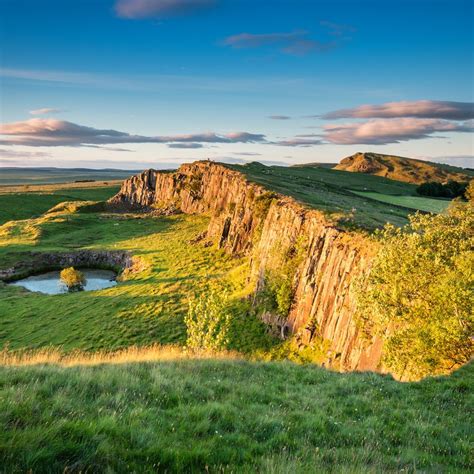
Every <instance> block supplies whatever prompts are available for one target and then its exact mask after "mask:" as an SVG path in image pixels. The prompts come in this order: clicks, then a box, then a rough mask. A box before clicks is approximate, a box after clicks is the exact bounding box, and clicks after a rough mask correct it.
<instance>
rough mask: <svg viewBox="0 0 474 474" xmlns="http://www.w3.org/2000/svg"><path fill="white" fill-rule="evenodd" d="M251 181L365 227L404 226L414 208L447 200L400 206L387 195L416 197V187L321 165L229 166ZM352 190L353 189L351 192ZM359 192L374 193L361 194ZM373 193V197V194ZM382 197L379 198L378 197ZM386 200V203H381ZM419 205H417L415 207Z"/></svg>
mask: <svg viewBox="0 0 474 474" xmlns="http://www.w3.org/2000/svg"><path fill="white" fill-rule="evenodd" d="M230 167H231V168H232V169H236V170H238V171H241V172H243V173H244V174H245V175H246V176H247V178H248V179H249V180H251V181H254V182H257V183H259V184H262V185H264V186H266V187H268V188H269V189H272V190H273V191H276V192H279V193H282V194H286V195H289V196H292V197H294V198H295V199H297V200H299V201H301V202H303V203H305V204H307V205H309V206H311V207H315V208H317V209H321V210H323V211H325V212H327V213H328V214H334V213H353V215H354V218H353V221H352V222H353V223H355V224H356V225H357V226H360V227H365V228H369V229H370V228H374V227H380V226H382V225H383V224H385V223H386V222H391V223H393V224H395V225H403V224H405V223H406V222H407V215H408V214H409V213H411V212H413V209H420V210H423V209H422V207H426V206H427V204H431V205H432V207H433V208H435V207H436V206H437V205H439V203H440V202H441V203H443V205H444V204H445V203H446V201H443V200H438V199H431V198H426V199H427V200H424V201H423V202H421V201H416V200H413V199H410V206H408V207H401V204H402V203H396V202H395V199H393V200H392V202H389V201H390V199H387V196H409V197H410V198H412V197H415V196H416V192H415V190H416V186H415V185H412V184H408V183H402V182H397V181H393V180H390V179H386V178H382V177H379V176H370V175H365V174H361V173H350V172H346V171H338V170H333V169H328V168H321V167H311V166H309V167H303V166H299V167H289V168H285V167H280V166H270V167H264V166H261V165H258V164H251V165H247V166H239V165H232V166H230ZM353 191H355V192H356V193H355V192H353ZM359 192H370V193H377V194H376V195H374V194H371V195H365V196H361V195H359V194H357V193H359ZM374 196H375V197H374ZM381 199H382V200H381ZM384 201H385V202H384ZM418 203H419V204H420V207H416V206H417V205H418Z"/></svg>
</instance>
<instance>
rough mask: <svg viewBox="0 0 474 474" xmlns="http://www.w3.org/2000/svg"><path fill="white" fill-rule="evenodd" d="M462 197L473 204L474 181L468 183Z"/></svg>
mask: <svg viewBox="0 0 474 474" xmlns="http://www.w3.org/2000/svg"><path fill="white" fill-rule="evenodd" d="M464 197H465V198H466V199H467V200H468V201H470V202H474V179H473V180H471V181H470V183H469V185H468V186H467V188H466V192H465V194H464Z"/></svg>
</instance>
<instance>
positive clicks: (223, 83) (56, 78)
mask: <svg viewBox="0 0 474 474" xmlns="http://www.w3.org/2000/svg"><path fill="white" fill-rule="evenodd" d="M0 77H2V78H8V79H15V80H24V81H34V82H38V83H43V84H44V85H48V86H49V85H54V86H56V85H57V84H59V85H65V86H78V87H84V88H98V89H106V90H110V89H117V90H126V91H128V90H132V91H145V92H148V91H149V92H154V91H160V92H163V91H164V90H166V91H183V90H184V91H188V90H190V91H208V92H213V93H216V92H233V93H234V92H236V91H242V92H249V91H251V92H260V91H264V92H267V91H268V90H269V89H270V88H271V89H275V90H276V91H285V90H288V88H291V87H302V86H303V85H304V84H305V82H306V80H305V79H302V78H296V77H295V78H285V77H265V78H263V79H261V80H259V79H256V78H255V77H247V78H246V77H242V78H236V77H233V76H227V77H222V78H216V77H214V76H196V75H176V74H149V75H148V74H147V75H141V74H130V75H116V74H97V73H88V72H72V71H61V70H40V69H14V68H2V67H0Z"/></svg>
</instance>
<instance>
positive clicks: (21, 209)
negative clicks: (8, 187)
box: [0, 186, 119, 225]
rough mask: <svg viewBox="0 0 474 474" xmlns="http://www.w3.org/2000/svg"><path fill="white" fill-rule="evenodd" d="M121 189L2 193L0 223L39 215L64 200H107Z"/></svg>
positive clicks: (113, 187) (107, 187) (0, 198)
mask: <svg viewBox="0 0 474 474" xmlns="http://www.w3.org/2000/svg"><path fill="white" fill-rule="evenodd" d="M118 190H119V187H118V186H106V187H94V188H79V189H61V190H59V191H53V192H50V193H43V192H38V193H35V192H29V193H5V194H0V225H2V224H4V223H5V222H7V221H11V220H20V219H29V218H30V217H37V216H40V215H41V214H43V213H44V212H46V211H47V210H48V209H51V208H52V207H53V206H55V205H56V204H59V203H60V202H63V201H80V200H85V201H105V200H107V199H109V198H110V197H112V196H113V195H114V194H116V193H117V191H118Z"/></svg>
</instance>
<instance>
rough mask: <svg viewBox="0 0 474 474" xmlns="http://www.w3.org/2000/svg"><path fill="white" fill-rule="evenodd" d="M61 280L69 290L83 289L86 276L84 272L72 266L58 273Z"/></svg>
mask: <svg viewBox="0 0 474 474" xmlns="http://www.w3.org/2000/svg"><path fill="white" fill-rule="evenodd" d="M59 277H60V279H61V281H62V282H63V283H64V284H65V285H66V286H67V287H68V290H69V291H80V290H82V289H84V285H85V284H86V277H85V276H84V273H82V272H80V271H79V270H76V269H75V268H74V267H69V268H64V269H63V270H61V273H60V275H59Z"/></svg>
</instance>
